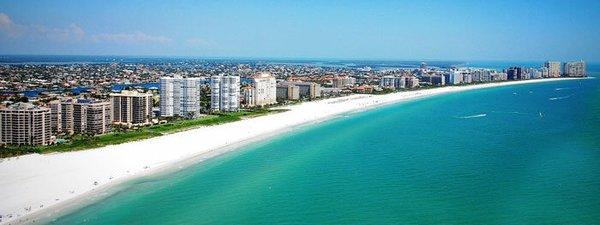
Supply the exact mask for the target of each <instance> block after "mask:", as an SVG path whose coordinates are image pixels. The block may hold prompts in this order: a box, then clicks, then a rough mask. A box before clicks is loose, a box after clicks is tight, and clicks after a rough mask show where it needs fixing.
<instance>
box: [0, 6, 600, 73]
mask: <svg viewBox="0 0 600 225" xmlns="http://www.w3.org/2000/svg"><path fill="white" fill-rule="evenodd" d="M0 54H2V55H6V54H9V55H12V54H32V55H38V54H41V55H133V56H192V57H244V58H335V59H393V60H523V61H525V60H547V59H552V60H578V59H583V60H588V61H594V62H598V61H600V0H574V1H553V0H546V1H526V0H525V1H523V0H521V1H517V0H504V1H458V0H455V1H449V0H448V1H444V0H439V1H378V0H371V1H353V0H346V1H341V0H340V1H335V0H332V1H323V0H321V1H316V0H315V1H304V0H296V1H287V0H279V1H275V0H273V1H260V0H244V1H229V0H219V1H188V0H170V1H166V0H164V1H154V0H144V1H141V0H127V1H125V0H122V1H113V0H85V1H78V0H72V1H68V0H52V1H29V0H0Z"/></svg>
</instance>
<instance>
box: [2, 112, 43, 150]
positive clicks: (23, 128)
mask: <svg viewBox="0 0 600 225" xmlns="http://www.w3.org/2000/svg"><path fill="white" fill-rule="evenodd" d="M51 133H52V132H51V128H50V109H49V108H44V107H39V106H35V105H33V104H29V103H15V104H12V105H10V106H8V107H6V108H2V109H0V144H6V145H48V144H51V143H52V142H53V140H52V135H51Z"/></svg>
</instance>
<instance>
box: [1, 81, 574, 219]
mask: <svg viewBox="0 0 600 225" xmlns="http://www.w3.org/2000/svg"><path fill="white" fill-rule="evenodd" d="M566 79H568V78H557V79H541V80H526V81H512V82H502V83H489V84H478V85H468V86H454V87H443V88H434V89H425V90H417V91H407V92H398V93H392V94H386V95H351V96H347V97H340V98H332V99H326V100H320V101H313V102H306V103H302V104H299V105H293V106H288V107H286V108H289V109H290V110H289V111H287V112H283V113H276V114H270V115H266V116H261V117H255V118H249V119H245V120H242V121H237V122H232V123H227V124H223V125H217V126H208V127H200V128H197V129H192V130H188V131H184V132H179V133H174V134H170V135H165V136H161V137H156V138H152V139H147V140H142V141H137V142H130V143H125V144H120V145H113V146H106V147H102V148H97V149H92V150H86V151H77V152H67V153H55V154H44V155H39V154H31V155H25V156H20V157H13V158H7V159H1V161H0V215H1V216H2V217H1V219H0V220H1V222H0V224H9V223H11V224H15V223H24V222H31V221H32V220H33V218H34V217H37V216H38V215H39V216H47V215H48V214H52V213H55V211H56V210H59V209H61V207H63V206H64V205H65V204H66V203H68V202H69V201H75V200H76V199H79V198H81V197H82V196H86V195H88V194H90V193H93V192H94V190H98V189H102V188H106V187H109V186H111V185H113V184H116V183H119V182H122V181H125V180H129V179H131V178H134V177H139V176H143V175H146V174H150V173H153V172H157V171H161V170H163V169H165V168H168V167H170V166H173V165H179V163H180V162H182V161H185V160H189V159H190V158H194V157H198V156H199V155H202V157H205V158H208V157H213V156H216V155H219V154H222V153H223V152H226V151H231V150H234V149H236V148H226V147H228V146H232V145H235V144H239V143H240V142H243V143H248V142H250V141H257V140H262V139H264V138H267V137H270V136H272V135H275V134H278V133H282V132H284V131H288V130H290V129H291V128H294V127H298V126H299V125H303V124H310V123H313V122H318V121H323V120H325V119H329V118H332V117H335V116H338V115H341V114H343V113H348V112H353V111H360V110H365V109H368V108H372V107H376V106H380V105H384V104H391V103H396V102H400V101H406V100H412V99H417V98H422V97H428V96H433V95H439V94H444V93H452V92H459V91H466V90H473V89H481V88H491V87H498V86H507V85H516V84H527V83H537V82H552V81H560V80H566ZM223 149H227V150H223ZM36 212H37V213H36ZM31 214H36V215H34V216H32V215H31ZM25 220H27V221H25Z"/></svg>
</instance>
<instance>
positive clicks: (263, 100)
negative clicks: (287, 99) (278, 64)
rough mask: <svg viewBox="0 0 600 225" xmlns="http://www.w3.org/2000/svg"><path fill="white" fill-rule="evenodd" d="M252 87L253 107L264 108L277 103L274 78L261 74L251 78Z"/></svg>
mask: <svg viewBox="0 0 600 225" xmlns="http://www.w3.org/2000/svg"><path fill="white" fill-rule="evenodd" d="M252 81H253V85H254V87H253V88H254V93H253V94H254V95H253V97H254V105H256V106H264V105H271V104H276V103H277V84H276V81H275V77H273V76H271V74H268V73H261V74H258V75H256V76H254V77H252Z"/></svg>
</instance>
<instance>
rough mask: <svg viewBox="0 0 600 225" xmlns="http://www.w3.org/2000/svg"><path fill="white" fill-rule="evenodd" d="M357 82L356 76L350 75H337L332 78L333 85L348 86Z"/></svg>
mask: <svg viewBox="0 0 600 225" xmlns="http://www.w3.org/2000/svg"><path fill="white" fill-rule="evenodd" d="M354 84H356V78H354V77H349V76H335V77H334V78H333V80H332V87H334V88H344V87H348V86H354Z"/></svg>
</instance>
